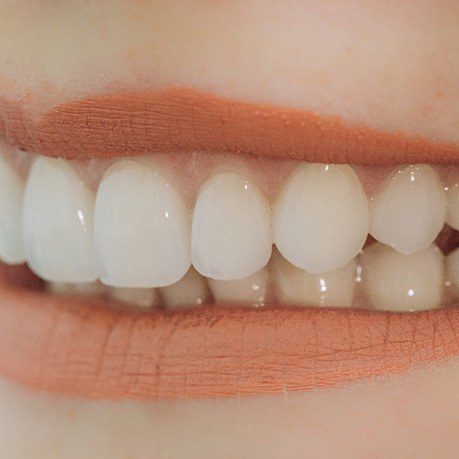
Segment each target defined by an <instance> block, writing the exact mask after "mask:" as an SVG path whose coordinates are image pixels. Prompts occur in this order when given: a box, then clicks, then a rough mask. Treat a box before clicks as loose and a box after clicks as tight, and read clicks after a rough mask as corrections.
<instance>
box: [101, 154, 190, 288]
mask: <svg viewBox="0 0 459 459" xmlns="http://www.w3.org/2000/svg"><path fill="white" fill-rule="evenodd" d="M95 220H96V221H95V228H96V230H95V231H96V252H97V262H98V268H99V275H100V279H101V281H102V282H103V283H104V284H106V285H111V286H115V287H140V288H149V287H162V286H165V285H170V284H172V283H174V282H177V281H178V280H179V279H180V278H181V277H183V275H184V274H185V273H186V271H187V270H188V268H189V267H190V223H189V215H188V209H187V208H186V206H185V204H184V202H183V200H182V198H181V197H180V196H179V195H178V193H177V192H176V191H175V189H174V188H173V187H172V185H171V184H170V183H169V182H168V181H167V180H166V179H165V178H164V177H162V176H161V175H160V174H159V173H158V172H156V171H155V170H154V169H152V168H149V167H147V166H144V165H141V164H139V163H136V162H133V161H119V162H118V163H116V164H115V165H114V166H112V167H111V168H110V169H108V171H107V172H106V173H105V175H104V177H103V179H102V182H101V184H100V186H99V191H98V192H97V199H96V217H95Z"/></svg>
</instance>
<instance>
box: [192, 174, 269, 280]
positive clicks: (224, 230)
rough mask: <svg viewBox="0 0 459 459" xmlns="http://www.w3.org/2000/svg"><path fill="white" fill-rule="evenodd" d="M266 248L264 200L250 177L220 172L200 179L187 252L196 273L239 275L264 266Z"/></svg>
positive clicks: (230, 277)
mask: <svg viewBox="0 0 459 459" xmlns="http://www.w3.org/2000/svg"><path fill="white" fill-rule="evenodd" d="M271 249H272V233H271V224H270V218H269V209H268V204H267V202H266V200H265V198H264V196H263V195H262V194H261V192H260V191H259V190H258V189H257V187H256V186H255V185H254V184H253V183H252V181H251V180H250V179H249V178H247V177H245V176H243V175H241V174H238V173H234V172H225V173H220V174H217V175H215V176H214V177H212V178H211V179H210V180H209V181H208V182H207V183H205V184H204V186H203V187H202V188H201V190H200V191H199V195H198V199H197V201H196V206H195V209H194V214H193V226H192V242H191V250H192V255H191V256H192V260H193V266H194V267H195V269H196V270H197V271H198V272H200V273H201V274H202V275H203V276H206V277H210V278H212V279H219V280H235V279H242V278H244V277H247V276H250V275H251V274H253V273H255V272H256V271H258V270H259V269H261V268H262V267H263V266H265V265H266V263H267V262H268V260H269V257H270V255H271Z"/></svg>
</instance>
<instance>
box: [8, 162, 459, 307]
mask: <svg viewBox="0 0 459 459" xmlns="http://www.w3.org/2000/svg"><path fill="white" fill-rule="evenodd" d="M236 169H237V168H236ZM249 175H250V174H244V173H243V172H241V171H239V170H237V171H235V170H226V171H223V172H222V171H217V172H216V173H214V174H213V175H212V176H211V178H210V179H209V180H207V181H206V182H205V183H204V184H203V185H202V186H201V189H200V191H199V193H198V196H197V198H196V202H195V203H194V205H192V204H191V203H190V202H187V201H186V199H184V197H183V196H181V195H180V194H179V193H178V192H177V191H176V189H175V187H174V186H173V183H172V181H171V180H169V179H168V178H167V174H162V173H160V172H159V171H158V170H156V169H155V168H152V167H150V166H147V165H145V164H142V163H140V162H137V161H133V160H129V161H127V160H121V161H118V162H116V163H115V164H114V165H112V166H111V167H110V168H108V170H107V171H106V172H105V174H104V176H103V178H102V181H101V183H100V185H99V187H98V190H97V196H96V193H95V192H94V191H93V190H91V189H90V188H89V187H87V186H86V185H85V184H84V183H83V182H82V180H81V179H80V177H79V176H78V174H77V173H76V171H75V170H74V169H73V168H72V166H71V164H70V162H68V161H65V160H61V159H52V158H44V157H39V158H37V159H36V160H35V161H34V164H33V166H32V169H31V172H30V174H29V176H28V179H27V184H26V185H25V184H24V183H23V181H22V180H21V178H20V177H19V175H18V174H17V173H16V172H15V171H14V170H13V169H12V168H11V167H10V165H9V164H8V163H7V162H6V161H4V160H3V159H2V161H0V179H1V181H0V183H2V189H1V191H2V193H1V195H0V207H1V212H0V213H1V215H2V222H0V223H2V225H1V230H0V255H1V257H2V259H3V260H4V261H5V262H7V263H10V264H17V263H21V262H23V261H24V260H26V261H27V263H28V264H29V266H30V268H31V269H32V270H33V271H34V272H35V273H37V275H39V276H40V277H41V278H43V279H45V280H47V281H48V289H49V290H50V291H52V292H54V293H56V294H57V293H59V294H72V295H91V296H101V295H102V296H109V297H111V298H113V299H115V300H116V301H118V302H120V303H123V304H131V305H134V306H135V307H141V308H146V309H154V308H159V307H162V308H164V307H165V308H168V309H177V308H182V307H184V306H186V307H192V306H193V305H194V306H199V305H202V304H206V303H209V302H215V303H216V304H218V303H226V304H227V303H228V302H230V303H234V304H246V305H252V306H258V307H260V306H263V305H266V304H273V303H281V304H292V305H305V304H307V305H316V306H329V307H337V306H343V307H364V308H376V309H383V310H399V311H414V310H424V309H434V308H437V307H440V306H441V305H445V304H449V303H452V302H453V299H454V298H457V297H458V295H457V293H458V290H459V289H458V288H457V286H458V285H459V255H458V253H457V252H456V251H455V252H452V253H451V254H450V255H449V256H448V257H447V259H446V263H445V260H444V256H443V254H442V253H441V251H440V249H439V248H438V247H436V246H435V245H434V244H433V241H434V240H435V238H436V236H437V235H438V233H439V232H440V230H441V228H442V227H443V226H444V223H445V222H447V223H449V224H450V225H451V226H452V227H455V228H457V227H458V226H459V225H458V222H459V217H458V215H459V190H458V187H457V185H455V186H452V187H449V188H448V189H447V190H445V189H444V187H443V186H442V184H441V183H440V180H439V178H438V176H437V174H436V172H435V171H434V170H433V169H432V168H431V167H430V166H426V165H414V166H407V167H405V168H402V169H401V170H399V171H397V172H396V173H395V174H393V175H392V176H391V177H390V179H389V180H388V182H387V183H386V185H385V187H384V188H383V189H382V191H380V192H379V193H378V195H376V196H374V197H373V198H372V199H371V200H370V202H368V197H367V196H366V195H365V193H364V191H363V189H362V186H361V185H360V182H359V180H358V178H357V176H356V174H355V172H354V171H353V169H352V168H351V167H350V166H346V165H340V166H334V165H321V164H306V163H299V164H298V165H297V167H296V168H295V169H294V171H293V173H292V174H291V175H290V176H289V177H288V179H287V180H286V182H285V183H284V186H283V188H282V190H281V192H280V193H279V195H278V196H277V198H276V199H275V200H274V202H272V203H269V202H268V201H267V199H266V198H265V196H264V195H263V193H261V192H260V190H259V189H258V188H257V186H256V185H255V183H254V182H253V180H252V179H251V178H250V176H249ZM241 222H243V223H244V224H241ZM271 227H272V229H273V231H272V232H271ZM368 232H370V233H371V234H372V235H373V236H375V237H376V238H377V239H378V240H379V241H380V242H376V243H374V244H373V245H370V246H368V247H366V248H364V249H363V251H362V247H363V246H364V244H365V240H366V238H367V234H368ZM273 243H275V245H276V246H277V247H278V249H279V251H280V252H282V255H281V254H280V253H279V252H278V251H277V250H275V251H274V253H273V255H272V256H271V258H270V255H271V251H272V244H273ZM383 243H384V244H383ZM268 260H270V261H269V263H268ZM191 264H193V266H194V268H193V267H191ZM198 271H199V272H198ZM98 278H100V279H101V281H102V282H103V283H104V284H106V285H107V286H102V284H101V283H99V282H97V279H98ZM74 280H77V282H74Z"/></svg>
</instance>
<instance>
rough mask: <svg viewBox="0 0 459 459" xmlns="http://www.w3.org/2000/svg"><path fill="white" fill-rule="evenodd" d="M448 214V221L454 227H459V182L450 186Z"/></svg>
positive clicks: (448, 191) (448, 190)
mask: <svg viewBox="0 0 459 459" xmlns="http://www.w3.org/2000/svg"><path fill="white" fill-rule="evenodd" d="M446 194H447V196H448V216H447V218H446V223H448V225H449V226H451V227H452V228H454V229H459V184H457V183H456V184H455V185H453V186H450V187H448V189H447V192H446Z"/></svg>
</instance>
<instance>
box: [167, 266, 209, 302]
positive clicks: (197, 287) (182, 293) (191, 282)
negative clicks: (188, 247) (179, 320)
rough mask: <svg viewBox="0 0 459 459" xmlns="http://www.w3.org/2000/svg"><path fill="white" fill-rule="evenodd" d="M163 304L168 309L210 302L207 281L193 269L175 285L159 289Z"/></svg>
mask: <svg viewBox="0 0 459 459" xmlns="http://www.w3.org/2000/svg"><path fill="white" fill-rule="evenodd" d="M159 291H160V294H161V299H162V303H163V304H164V306H166V308H167V309H181V308H184V307H189V306H200V305H203V304H206V303H208V302H209V301H210V295H209V289H208V288H207V283H206V279H205V278H204V277H203V276H201V275H200V274H199V273H197V272H196V271H195V270H194V269H193V267H191V268H190V269H189V270H188V272H187V273H186V274H185V276H184V277H183V278H182V279H180V280H179V281H178V282H176V283H175V284H172V285H169V286H167V287H162V288H161V289H159Z"/></svg>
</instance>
